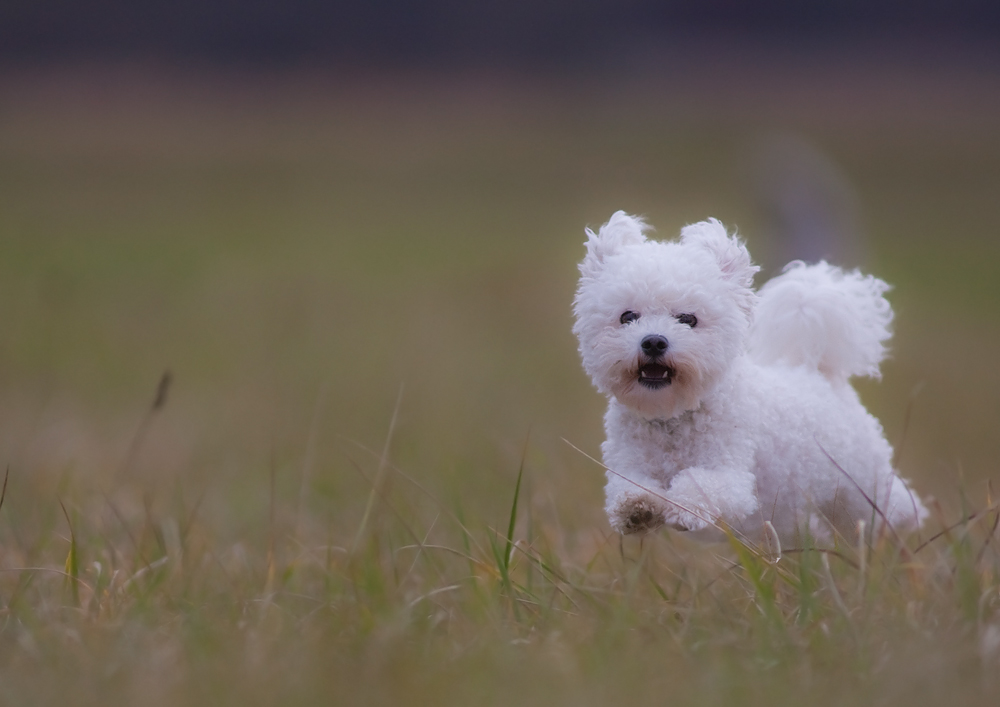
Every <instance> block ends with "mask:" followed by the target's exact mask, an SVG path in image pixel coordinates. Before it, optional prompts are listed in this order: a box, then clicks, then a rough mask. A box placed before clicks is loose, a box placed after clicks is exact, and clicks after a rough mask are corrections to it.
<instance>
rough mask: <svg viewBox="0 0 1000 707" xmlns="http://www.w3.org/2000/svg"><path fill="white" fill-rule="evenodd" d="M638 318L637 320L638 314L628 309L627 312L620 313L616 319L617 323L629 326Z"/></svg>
mask: <svg viewBox="0 0 1000 707" xmlns="http://www.w3.org/2000/svg"><path fill="white" fill-rule="evenodd" d="M638 318H639V313H638V312H633V311H632V310H631V309H630V310H628V311H627V312H622V315H621V316H620V317H618V321H620V322H621V323H622V324H631V323H632V322H634V321H635V320H636V319H638Z"/></svg>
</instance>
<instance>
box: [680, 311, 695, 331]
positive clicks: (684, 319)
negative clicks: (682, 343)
mask: <svg viewBox="0 0 1000 707" xmlns="http://www.w3.org/2000/svg"><path fill="white" fill-rule="evenodd" d="M677 321H679V322H680V323H681V324H687V325H688V326H689V327H691V328H692V329H694V328H695V327H696V326H697V325H698V317H696V316H694V315H693V314H678V315H677Z"/></svg>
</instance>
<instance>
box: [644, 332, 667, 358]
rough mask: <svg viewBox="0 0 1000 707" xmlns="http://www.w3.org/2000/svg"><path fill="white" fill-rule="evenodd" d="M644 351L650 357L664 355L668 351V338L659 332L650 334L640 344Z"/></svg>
mask: <svg viewBox="0 0 1000 707" xmlns="http://www.w3.org/2000/svg"><path fill="white" fill-rule="evenodd" d="M640 346H642V352H643V353H644V354H646V355H647V356H649V357H650V358H657V357H658V356H662V355H663V354H664V353H666V351H667V340H666V338H664V337H662V336H660V335H659V334H650V335H649V336H647V337H646V338H644V339H643V340H642V343H641V344H640Z"/></svg>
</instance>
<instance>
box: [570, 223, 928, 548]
mask: <svg viewBox="0 0 1000 707" xmlns="http://www.w3.org/2000/svg"><path fill="white" fill-rule="evenodd" d="M646 230H647V227H646V225H645V224H644V223H643V221H642V220H641V219H638V218H636V217H633V216H629V215H628V214H626V213H624V212H621V211H619V212H618V213H616V214H614V215H613V216H612V217H611V219H610V220H609V221H608V223H607V224H605V225H604V226H603V227H602V228H601V229H600V230H599V231H598V232H597V233H594V232H593V231H591V230H589V229H588V230H587V235H588V241H587V244H586V245H587V255H586V257H585V258H584V260H583V262H582V263H581V264H580V272H581V277H580V284H579V288H578V290H577V293H576V299H575V301H574V313H575V315H576V323H575V325H574V327H573V331H574V333H575V334H576V335H577V337H578V339H579V341H580V353H581V355H582V357H583V366H584V368H585V369H586V371H587V373H589V374H590V376H591V377H592V378H593V381H594V384H595V385H596V386H597V389H598V390H599V391H601V392H602V393H604V394H606V395H607V396H608V398H609V406H608V411H607V415H606V416H605V419H604V423H605V431H606V433H607V439H606V441H605V442H604V444H603V445H602V451H603V454H604V463H605V465H606V466H607V468H608V472H607V488H606V491H607V507H606V510H607V512H608V518H609V520H610V522H611V525H612V526H613V527H614V528H615V529H616V530H618V531H619V532H622V533H635V532H646V531H648V530H652V529H654V528H656V527H658V526H660V525H663V524H666V525H668V526H670V527H673V528H676V529H680V530H686V531H689V532H690V533H691V534H693V535H694V536H696V537H699V538H702V539H712V538H718V537H721V535H722V532H721V528H725V527H728V528H730V529H732V530H733V531H734V532H736V533H738V534H740V535H742V536H744V537H747V538H749V539H751V540H760V539H761V538H762V534H763V533H764V532H765V527H766V526H765V521H769V522H770V524H771V525H772V526H773V528H774V530H775V531H776V532H777V534H778V537H779V538H780V539H781V542H782V543H783V544H785V545H786V546H787V545H789V544H796V543H799V542H803V541H804V540H806V538H807V537H808V538H811V539H812V541H814V542H819V543H825V542H830V541H831V540H832V539H833V537H834V534H835V533H840V534H842V535H843V536H845V538H848V539H851V540H852V541H853V539H855V538H856V537H857V535H856V533H857V531H858V528H859V527H864V528H866V529H867V531H868V532H869V533H870V532H880V531H881V530H883V529H884V526H885V524H886V523H888V524H889V525H890V526H891V527H892V529H893V530H894V531H895V532H897V533H902V532H904V531H909V530H912V529H914V528H916V527H918V526H919V525H920V524H921V522H922V521H923V520H924V518H925V516H926V515H927V511H926V510H925V508H924V506H923V504H922V503H921V502H920V500H919V498H918V497H917V496H916V495H915V494H914V493H913V492H911V491H910V489H909V488H908V487H907V485H906V483H905V482H904V481H903V480H902V479H900V478H899V477H898V476H897V475H896V474H895V473H894V471H893V468H892V462H891V459H892V449H891V447H890V445H889V443H888V442H887V441H886V439H885V435H884V434H883V431H882V426H881V425H880V424H879V422H878V420H876V419H875V418H874V417H872V416H871V415H870V414H869V413H868V412H867V411H866V410H865V408H864V407H863V406H862V404H861V402H860V400H859V399H858V395H857V393H856V392H855V391H854V389H853V388H852V387H851V385H850V383H849V378H850V377H851V376H855V375H867V376H878V375H879V363H880V362H881V360H882V358H883V357H884V355H885V345H884V342H885V341H886V340H887V339H888V338H889V336H890V333H889V324H890V323H891V321H892V309H891V308H890V306H889V303H888V302H887V301H886V299H885V297H884V296H883V295H884V293H885V292H886V290H887V289H888V286H887V285H886V284H885V283H884V282H882V281H881V280H878V279H876V278H874V277H872V276H865V275H862V274H861V273H859V272H857V271H854V272H844V271H842V270H840V269H839V268H836V267H833V266H831V265H828V264H827V263H825V262H820V263H818V264H816V265H805V264H803V263H801V262H793V263H791V264H789V265H788V266H787V267H786V268H785V271H784V273H783V274H782V275H780V276H778V277H776V278H774V279H773V280H771V281H770V282H768V283H767V284H766V285H764V286H763V287H762V288H761V290H760V292H759V294H758V293H755V292H754V290H753V277H754V273H756V272H757V270H758V268H757V267H756V266H754V265H753V264H752V262H751V260H750V254H749V253H748V252H747V249H746V247H745V246H744V245H743V243H742V242H741V241H740V240H739V239H738V238H736V237H735V236H730V235H728V234H727V233H726V230H725V228H724V227H723V226H722V224H720V223H719V222H718V221H716V220H714V219H712V220H709V221H705V222H702V223H697V224H694V225H690V226H687V227H685V228H684V229H683V230H682V231H681V237H680V240H679V241H676V242H660V241H651V240H647V239H646V236H645V231H646ZM626 312H631V313H633V314H631V315H628V316H625V317H624V319H625V322H626V323H622V320H623V314H624V313H626ZM636 315H637V318H636ZM681 315H693V316H694V317H695V318H696V322H694V326H691V323H692V318H691V317H690V316H687V317H681ZM679 317H680V319H678V318H679ZM629 320H632V321H629ZM647 337H652V338H651V339H650V338H647ZM657 337H659V338H662V339H665V340H666V341H665V344H666V349H665V351H663V353H662V355H660V356H659V357H658V358H657V357H656V356H655V354H656V353H657V350H656V348H655V344H656V342H657V341H658V340H659V339H658V338H657ZM644 339H647V345H648V346H650V347H651V348H649V350H648V351H647V352H645V353H644V351H643V348H642V341H643V340H644ZM650 341H652V344H649V343H648V342H650ZM650 352H651V353H653V354H654V356H653V357H650V356H649V355H647V354H648V353H650ZM647 364H654V365H652V366H649V365H647ZM643 366H645V368H643ZM640 372H641V373H640ZM876 507H877V508H876ZM860 521H864V525H863V526H859V522H860ZM767 532H768V533H770V531H769V530H768V531H767Z"/></svg>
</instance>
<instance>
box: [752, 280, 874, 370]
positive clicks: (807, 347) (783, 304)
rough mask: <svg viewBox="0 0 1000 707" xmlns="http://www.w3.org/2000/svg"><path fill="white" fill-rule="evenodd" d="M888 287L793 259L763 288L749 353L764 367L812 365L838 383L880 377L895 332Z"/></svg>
mask: <svg viewBox="0 0 1000 707" xmlns="http://www.w3.org/2000/svg"><path fill="white" fill-rule="evenodd" d="M888 289H889V286H888V285H887V284H885V283H884V282H883V281H882V280H879V279H878V278H875V277H873V276H871V275H862V274H861V273H860V272H859V271H857V270H854V271H851V272H844V271H843V270H841V269H840V268H838V267H834V266H833V265H829V264H828V263H826V262H823V261H821V262H819V263H817V264H816V265H806V264H805V263H803V262H801V261H794V262H792V263H789V264H788V265H787V266H786V267H785V270H784V272H783V273H782V274H781V275H779V276H778V277H776V278H774V279H773V280H771V281H770V282H768V283H767V284H765V285H764V286H763V287H762V288H761V290H760V301H759V302H758V305H757V310H756V313H755V317H754V323H753V327H752V328H751V332H750V342H749V351H750V355H751V356H752V357H753V358H754V360H756V361H757V362H758V363H760V364H763V365H774V364H783V365H789V366H808V367H811V368H815V369H817V370H819V371H820V373H822V374H823V375H825V376H826V377H827V378H829V379H830V380H831V381H833V382H844V381H846V380H847V379H848V378H850V377H851V376H872V377H875V378H877V377H879V364H880V363H881V362H882V359H883V358H885V354H886V347H885V342H886V341H887V340H888V339H889V338H890V336H891V335H892V334H891V332H890V330H889V325H890V324H891V323H892V307H891V306H890V305H889V302H888V300H886V299H885V297H884V295H885V292H886V291H887V290H888Z"/></svg>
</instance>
